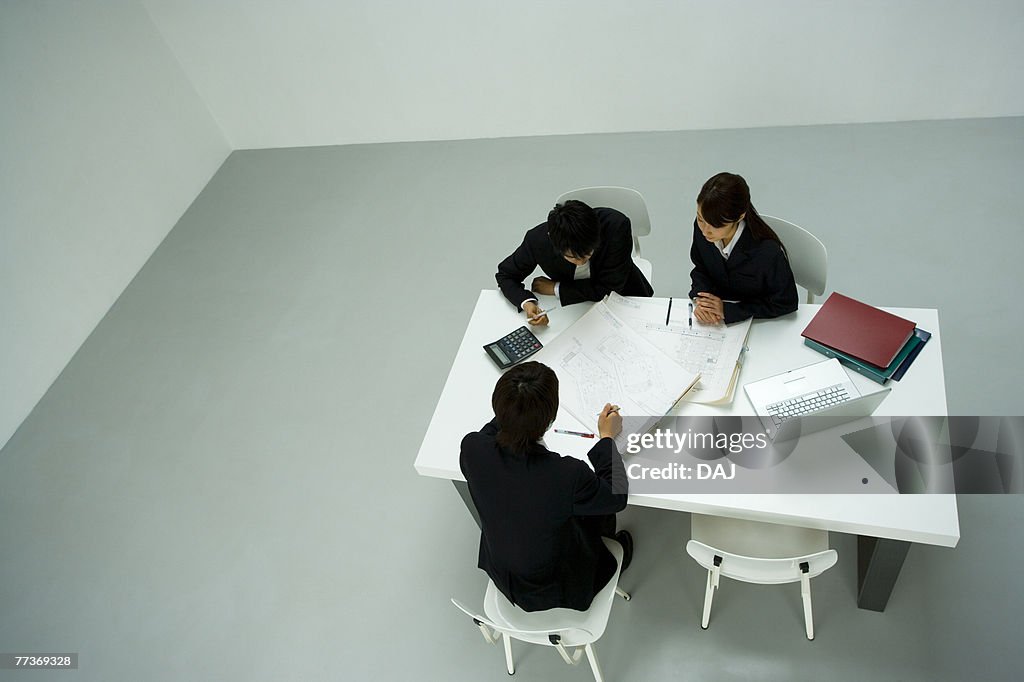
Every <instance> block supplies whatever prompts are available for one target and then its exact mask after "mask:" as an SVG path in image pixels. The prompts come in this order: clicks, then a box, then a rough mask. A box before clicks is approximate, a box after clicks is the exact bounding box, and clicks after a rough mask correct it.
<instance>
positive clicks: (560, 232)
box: [494, 199, 654, 325]
mask: <svg viewBox="0 0 1024 682" xmlns="http://www.w3.org/2000/svg"><path fill="white" fill-rule="evenodd" d="M632 253H633V233H632V231H631V229H630V224H629V218H627V217H626V216H625V215H623V214H622V213H620V212H619V211H616V210H615V209H613V208H591V207H590V206H588V205H587V204H585V203H583V202H582V201H577V200H575V199H569V200H568V201H566V202H565V203H562V204H557V205H555V207H554V208H553V209H551V211H550V212H549V213H548V219H547V221H546V222H543V223H541V224H540V225H537V226H536V227H534V228H532V229H530V230H528V231H527V233H526V236H525V237H524V238H523V243H522V244H520V246H519V248H517V249H516V250H515V251H514V252H513V253H512V255H510V256H509V257H508V258H506V259H505V260H503V261H501V263H499V264H498V272H497V273H495V275H494V278H495V279H496V280H497V281H498V288H499V289H501V293H502V294H504V296H505V298H507V299H508V301H509V303H511V304H512V305H514V306H515V307H516V309H518V310H522V311H523V312H524V313H525V314H526V317H527V320H528V321H529V323H530V324H532V325H538V324H541V325H543V324H547V323H548V317H547V315H544V314H543V311H542V310H541V309H540V306H539V305H538V304H537V298H536V296H534V295H533V293H536V294H545V295H548V296H555V297H557V298H558V300H559V302H560V303H561V305H563V306H565V305H572V304H574V303H581V302H583V301H600V300H601V299H602V298H604V297H605V296H607V295H608V294H609V293H610V292H612V291H614V292H616V293H619V294H622V295H623V296H653V295H654V287H652V286H651V283H650V282H648V281H647V278H646V277H644V275H643V273H642V272H640V269H639V268H638V267H637V266H636V263H634V262H633V258H632ZM538 265H539V266H540V268H541V270H543V271H544V275H545V276H543V277H536V278H534V280H533V282H532V284H531V285H530V289H531V290H532V292H533V293H531V292H530V291H527V290H526V287H524V286H523V281H524V280H525V279H526V278H527V277H529V275H530V273H531V272H533V271H534V269H535V268H536V267H537V266H538Z"/></svg>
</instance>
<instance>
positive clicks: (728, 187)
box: [690, 173, 798, 324]
mask: <svg viewBox="0 0 1024 682" xmlns="http://www.w3.org/2000/svg"><path fill="white" fill-rule="evenodd" d="M690 260H692V261H693V270H692V271H691V272H690V281H691V289H690V298H691V299H693V304H694V306H693V315H694V317H696V318H697V319H698V320H699V321H700V322H703V323H705V324H717V323H719V322H725V323H726V324H731V323H733V322H740V321H742V320H745V319H747V318H749V317H756V318H770V317H779V316H780V315H785V314H787V313H791V312H793V311H794V310H796V305H797V300H798V299H797V295H796V282H795V281H794V280H793V270H792V269H791V268H790V267H789V260H788V258H787V255H786V248H785V247H784V246H783V244H782V241H781V240H780V239H779V237H778V235H776V234H775V232H774V231H773V230H772V228H771V227H769V226H768V223H766V222H765V221H764V220H763V219H762V218H761V216H759V215H758V214H757V211H756V210H755V209H754V205H753V204H752V203H750V188H749V187H747V181H746V180H744V179H743V178H742V177H740V176H739V175H735V174H733V173H719V174H718V175H715V176H713V177H711V178H710V179H708V181H707V182H705V183H704V186H703V187H701V190H700V194H698V195H697V218H696V220H694V222H693V246H692V247H691V248H690Z"/></svg>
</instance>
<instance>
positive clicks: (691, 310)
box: [687, 301, 693, 329]
mask: <svg viewBox="0 0 1024 682" xmlns="http://www.w3.org/2000/svg"><path fill="white" fill-rule="evenodd" d="M687 322H688V323H689V325H690V329H693V301H690V318H689V319H688V320H687Z"/></svg>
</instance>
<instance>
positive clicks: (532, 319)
mask: <svg viewBox="0 0 1024 682" xmlns="http://www.w3.org/2000/svg"><path fill="white" fill-rule="evenodd" d="M523 312H524V313H526V321H527V322H529V323H530V324H532V325H545V324H547V323H548V315H547V313H545V312H543V311H541V309H540V306H539V305H537V303H536V302H534V301H527V302H526V303H524V304H523Z"/></svg>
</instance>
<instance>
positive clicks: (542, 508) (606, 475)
mask: <svg viewBox="0 0 1024 682" xmlns="http://www.w3.org/2000/svg"><path fill="white" fill-rule="evenodd" d="M497 432H498V426H497V424H496V423H495V422H494V421H491V422H490V423H488V424H487V425H485V426H484V427H483V428H482V429H481V430H480V431H479V432H476V433H470V434H468V435H467V436H466V437H465V438H463V439H462V452H461V455H460V457H459V464H460V466H461V468H462V473H463V475H464V476H465V477H466V481H468V482H469V492H470V494H471V495H472V497H473V502H474V503H475V504H476V508H477V511H478V512H479V513H480V520H481V522H482V529H481V534H480V556H479V564H478V565H479V567H480V568H482V569H483V570H484V571H486V572H487V575H488V576H490V578H491V580H493V581H494V584H495V585H496V586H497V587H498V589H499V590H501V592H502V594H504V595H505V596H506V597H508V599H509V601H511V602H512V603H513V604H516V605H517V606H519V608H521V609H523V610H524V611H542V610H545V609H550V608H556V607H563V608H570V609H576V610H578V611H584V610H586V609H587V608H589V607H590V602H591V601H593V599H594V595H596V594H597V593H598V592H599V591H600V590H601V588H602V587H604V586H605V585H606V584H607V583H608V580H609V579H610V578H611V577H612V575H613V574H614V573H615V565H616V564H615V557H613V556H612V554H611V552H609V551H608V548H607V547H605V546H604V543H603V542H602V541H601V535H600V532H599V531H598V525H597V524H594V523H588V521H595V520H597V519H595V518H590V519H586V518H581V517H588V516H589V517H596V516H597V515H607V514H614V513H615V512H618V511H621V510H622V509H623V508H624V507H625V506H626V494H625V493H623V494H621V495H616V494H614V493H613V492H612V476H613V472H614V475H615V478H616V481H617V482H618V481H621V485H622V486H623V490H625V486H626V485H627V482H626V473H625V470H624V469H623V465H622V457H621V456H620V455H619V453H618V451H617V450H616V448H615V443H614V442H613V441H612V439H610V438H602V439H601V440H599V441H598V442H597V443H596V444H595V445H594V447H593V448H591V450H590V452H589V453H588V454H587V456H588V457H589V458H590V461H591V463H592V464H593V465H594V471H591V470H590V468H589V467H588V466H587V465H586V464H585V463H583V462H581V461H580V460H578V459H576V458H574V457H562V456H560V455H557V454H555V453H554V452H551V451H550V450H547V449H545V448H544V447H543V446H541V445H539V444H538V445H536V446H535V447H534V448H533V450H532V451H530V452H528V453H526V454H524V455H516V454H514V453H512V452H509V451H508V450H506V449H504V448H501V447H500V446H499V445H498V444H497V442H496V441H495V435H496V434H497Z"/></svg>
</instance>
